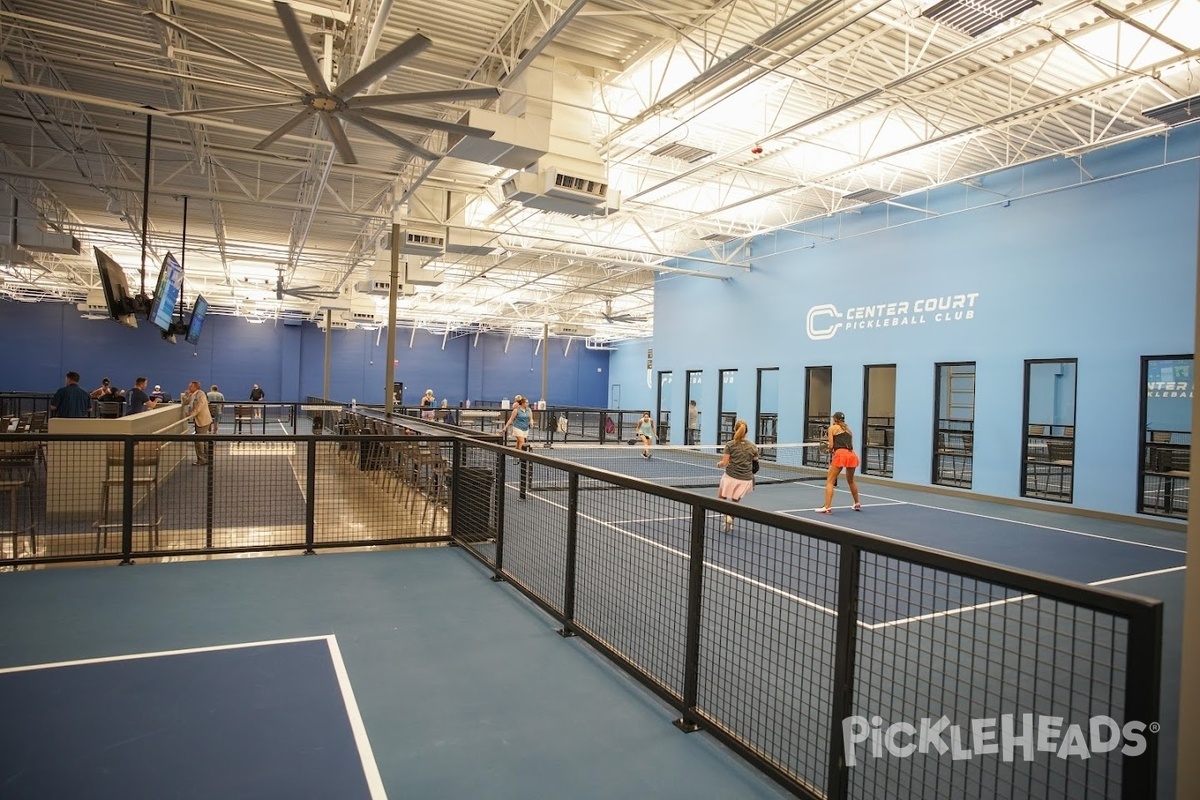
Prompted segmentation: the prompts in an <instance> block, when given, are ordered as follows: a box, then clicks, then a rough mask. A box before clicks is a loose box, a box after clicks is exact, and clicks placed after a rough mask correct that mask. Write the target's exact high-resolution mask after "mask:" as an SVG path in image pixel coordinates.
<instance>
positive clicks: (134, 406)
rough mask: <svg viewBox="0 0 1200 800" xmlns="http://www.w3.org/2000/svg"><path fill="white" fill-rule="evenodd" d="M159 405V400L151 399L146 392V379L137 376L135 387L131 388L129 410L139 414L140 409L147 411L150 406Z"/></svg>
mask: <svg viewBox="0 0 1200 800" xmlns="http://www.w3.org/2000/svg"><path fill="white" fill-rule="evenodd" d="M157 405H158V401H157V400H151V399H150V397H149V396H148V395H147V394H146V379H145V378H137V379H135V380H134V382H133V388H132V389H130V390H129V412H128V413H130V414H137V413H138V412H139V411H145V410H146V409H148V408H154V407H155V406H157Z"/></svg>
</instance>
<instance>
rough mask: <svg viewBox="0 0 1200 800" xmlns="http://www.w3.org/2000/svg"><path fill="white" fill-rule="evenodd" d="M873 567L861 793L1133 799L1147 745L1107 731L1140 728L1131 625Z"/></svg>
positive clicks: (911, 570)
mask: <svg viewBox="0 0 1200 800" xmlns="http://www.w3.org/2000/svg"><path fill="white" fill-rule="evenodd" d="M862 566H863V571H862V579H861V584H860V619H859V622H860V624H859V627H858V630H857V653H856V656H855V676H854V688H853V697H854V703H853V715H852V719H851V721H850V722H848V723H847V725H848V726H849V727H848V731H849V733H850V736H849V741H848V742H847V743H846V745H845V752H846V755H847V758H848V761H849V763H850V769H849V783H850V796H851V797H929V798H935V797H936V798H943V797H944V798H953V797H1055V798H1079V800H1083V798H1120V797H1124V796H1128V795H1126V794H1123V793H1122V770H1123V759H1124V754H1123V752H1122V750H1123V748H1124V747H1125V746H1126V745H1130V744H1136V742H1134V741H1132V740H1129V739H1127V740H1126V741H1122V734H1121V731H1120V730H1112V729H1110V728H1109V727H1107V724H1108V723H1107V720H1114V721H1115V725H1117V726H1123V725H1124V724H1125V723H1126V722H1128V721H1133V720H1131V719H1127V717H1126V711H1127V706H1126V703H1125V686H1126V678H1127V671H1126V670H1127V667H1128V662H1129V659H1130V658H1131V657H1135V656H1134V654H1131V653H1130V652H1129V649H1128V644H1129V642H1128V635H1129V624H1128V620H1125V619H1121V618H1119V617H1117V616H1114V615H1112V614H1108V613H1102V612H1097V611H1093V610H1090V609H1088V608H1083V607H1080V606H1078V605H1075V604H1072V603H1067V602H1062V601H1057V600H1052V599H1049V598H1046V597H1039V596H1036V595H1032V594H1028V593H1021V592H1017V591H1014V590H1012V589H1009V588H1006V587H1004V586H1001V585H998V584H994V583H989V582H987V581H984V580H979V579H977V578H972V577H967V576H965V575H958V574H953V573H950V572H945V571H941V570H935V569H931V568H927V567H922V566H918V565H915V564H912V563H908V562H906V561H903V560H898V559H894V558H885V557H882V556H878V555H872V554H864V556H863V562H862ZM1150 721H1152V720H1145V722H1147V723H1148V722H1150ZM1047 725H1049V727H1048V728H1047V727H1046V726H1047ZM1073 726H1074V727H1073ZM1096 726H1099V728H1097V727H1096ZM1109 745H1112V746H1111V747H1110V746H1109Z"/></svg>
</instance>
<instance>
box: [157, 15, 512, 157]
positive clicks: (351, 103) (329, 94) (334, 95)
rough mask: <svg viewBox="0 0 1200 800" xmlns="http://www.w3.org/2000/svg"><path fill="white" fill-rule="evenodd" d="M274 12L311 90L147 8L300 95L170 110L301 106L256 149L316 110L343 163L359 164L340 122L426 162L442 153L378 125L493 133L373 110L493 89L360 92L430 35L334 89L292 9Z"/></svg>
mask: <svg viewBox="0 0 1200 800" xmlns="http://www.w3.org/2000/svg"><path fill="white" fill-rule="evenodd" d="M275 13H276V15H278V17H279V20H280V22H282V23H283V29H284V31H285V32H286V33H287V37H288V41H289V42H291V45H292V49H293V50H295V52H296V57H297V58H298V59H299V60H300V65H301V66H302V67H303V68H304V73H305V75H307V76H308V80H309V83H310V84H311V86H310V87H309V88H305V87H303V86H301V85H300V84H298V83H296V82H294V81H292V80H290V79H289V78H287V77H285V76H283V75H280V74H279V73H278V72H275V71H274V70H271V69H268V68H267V67H264V66H262V65H261V64H257V63H255V62H254V61H251V60H250V59H248V58H245V57H244V56H241V55H239V54H238V53H236V52H234V51H233V50H230V49H229V48H227V47H225V46H224V45H221V44H219V43H217V42H215V41H213V40H212V39H210V38H208V37H206V36H203V35H201V34H199V33H196V32H194V31H191V30H189V29H188V28H186V27H184V26H183V25H181V24H179V23H178V22H176V21H175V20H174V19H172V18H171V17H167V16H164V15H162V14H159V13H157V12H153V11H148V12H146V16H148V17H149V18H151V19H153V20H154V21H156V22H158V23H159V24H161V25H165V26H166V27H168V28H171V29H173V30H176V31H179V32H180V33H182V34H184V35H185V36H188V37H191V38H193V39H195V40H197V41H200V42H203V43H204V44H206V45H208V46H209V47H211V48H213V49H214V50H216V51H217V52H219V53H222V54H224V55H226V56H229V57H230V58H233V59H236V60H237V61H239V62H240V63H242V64H245V65H246V66H248V67H250V68H252V69H254V70H257V71H258V72H261V73H263V74H265V75H269V76H270V77H272V78H274V79H275V80H278V81H281V82H283V83H284V84H286V85H287V86H288V87H289V88H291V89H293V90H295V91H297V92H299V93H300V96H299V97H298V98H297V99H296V100H289V101H285V102H281V103H253V104H250V105H240V106H225V107H223V108H205V109H194V110H193V109H189V110H186V111H176V112H173V113H172V114H171V116H188V115H194V114H213V113H224V112H239V111H258V110H262V109H265V108H288V107H295V108H299V109H300V110H299V111H297V113H296V114H295V116H293V117H292V118H291V119H289V120H288V121H287V122H285V123H283V124H282V125H280V126H279V127H278V128H276V129H275V130H273V131H271V132H270V133H269V134H267V135H266V136H265V137H263V139H262V140H261V141H259V142H258V143H257V144H255V145H254V149H255V150H262V149H265V148H267V147H269V146H270V145H271V144H272V143H274V142H275V141H277V140H278V139H280V138H281V137H283V136H285V135H286V134H288V133H289V132H291V131H292V130H293V129H294V128H295V127H296V126H297V125H299V124H300V123H302V122H304V121H305V120H306V119H308V118H309V117H311V116H313V115H314V114H316V115H317V116H318V117H319V118H320V119H321V122H322V123H323V124H324V126H325V129H326V130H327V131H329V138H330V139H331V140H332V141H333V145H334V147H335V148H336V149H337V152H338V155H339V156H341V159H342V161H343V162H344V163H346V164H357V163H358V159H357V158H355V155H354V150H353V149H352V148H351V147H350V140H349V139H348V138H347V136H346V131H345V129H344V128H343V127H342V121H343V120H345V121H346V122H349V123H351V124H353V125H356V126H358V127H360V128H362V129H363V130H365V131H368V132H370V133H372V134H374V135H375V136H378V137H379V138H381V139H384V140H385V141H388V142H390V143H392V144H394V145H395V146H396V147H399V148H400V149H402V150H404V151H406V152H409V153H412V154H413V155H416V156H419V157H420V158H424V159H427V160H430V161H432V160H434V159H437V158H440V157H441V156H440V155H439V154H438V153H434V152H433V151H431V150H429V149H427V148H425V147H422V146H421V145H419V144H417V143H416V142H414V141H412V140H411V139H408V138H405V137H404V136H401V135H399V134H397V133H395V132H394V131H391V130H389V129H388V128H385V127H384V126H383V125H381V124H379V123H380V122H391V123H397V124H401V125H412V126H419V127H425V128H431V129H434V130H440V131H446V132H449V133H456V134H459V135H462V136H474V137H478V138H484V139H486V138H490V137H491V136H492V134H493V131H489V130H486V129H483V128H475V127H472V126H469V125H460V124H458V123H454V122H447V121H444V120H440V119H430V118H428V117H418V116H413V115H411V114H402V113H400V112H397V111H388V110H384V109H381V108H377V106H388V105H404V104H412V103H432V102H444V101H457V100H485V99H490V98H494V97H496V96H498V95H499V90H498V89H496V88H494V87H489V88H481V89H447V90H444V91H431V92H406V93H401V94H380V95H366V96H362V97H359V96H358V95H359V94H360V93H361V92H362V91H363V90H365V89H367V88H368V87H370V86H371V85H372V84H374V83H375V82H377V81H379V80H381V79H383V78H385V77H386V76H387V75H388V74H389V73H391V71H392V70H394V69H395V68H396V67H398V66H400V65H401V64H403V63H404V62H405V61H407V60H408V59H410V58H412V57H414V56H416V55H417V54H418V53H420V52H421V51H423V50H425V49H426V48H427V47H429V46H430V45H431V44H432V43H433V42H432V41H431V40H430V39H429V38H428V37H426V36H423V35H421V34H419V33H418V34H416V35H414V36H412V37H410V38H408V39H407V40H405V41H404V42H401V43H400V44H399V45H397V46H396V47H394V48H392V49H391V50H389V51H388V52H386V53H384V54H383V55H382V56H380V57H379V58H377V59H376V60H375V61H372V62H371V63H370V64H368V65H366V66H365V67H363V68H362V69H360V70H359V71H358V72H356V73H354V74H353V75H351V76H349V77H348V78H346V79H345V80H343V81H341V82H339V83H338V84H337V85H336V86H335V87H330V85H329V80H328V79H327V77H326V75H325V74H324V73H323V72H322V71H321V66H320V64H318V63H317V59H316V57H315V56H314V55H313V53H312V51H311V50H310V49H309V47H308V42H307V40H306V39H305V36H304V30H303V29H302V28H301V27H300V21H299V20H298V19H297V18H296V12H295V11H294V10H293V9H292V7H291V6H290V5H288V4H287V3H285V2H280V0H275ZM377 120H378V121H377Z"/></svg>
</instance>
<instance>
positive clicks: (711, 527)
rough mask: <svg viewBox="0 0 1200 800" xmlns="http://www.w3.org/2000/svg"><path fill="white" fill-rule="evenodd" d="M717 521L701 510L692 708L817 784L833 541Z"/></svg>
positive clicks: (822, 761) (829, 671) (833, 618)
mask: <svg viewBox="0 0 1200 800" xmlns="http://www.w3.org/2000/svg"><path fill="white" fill-rule="evenodd" d="M724 528H725V525H724V520H722V519H721V515H717V514H709V519H708V520H707V524H706V538H705V545H706V548H705V569H704V573H703V592H702V596H703V604H702V607H701V615H702V616H701V629H700V653H699V682H698V689H697V709H698V710H699V711H701V712H702V713H703V714H704V715H705V716H706V717H707V718H708V720H709V721H710V722H711V723H712V724H715V725H719V726H720V727H721V728H723V729H724V730H725V731H727V732H728V733H729V734H730V735H732V736H734V737H736V738H737V739H738V740H740V741H741V742H743V743H744V744H745V745H746V746H747V747H749V748H750V749H751V750H753V751H755V752H756V753H758V754H760V755H761V756H762V757H763V758H765V759H768V760H769V761H771V762H772V763H774V764H776V765H777V766H778V767H779V768H780V769H781V770H783V771H784V772H786V773H787V774H789V775H790V776H792V778H793V779H794V780H795V781H797V782H798V783H800V784H802V785H805V786H808V787H814V790H815V791H817V792H818V793H820V792H823V787H824V786H825V782H826V777H827V774H828V768H829V747H830V731H831V723H832V720H831V705H830V696H831V694H832V690H833V682H834V663H835V655H836V648H835V638H836V629H837V621H838V617H837V603H838V565H839V555H840V549H839V548H838V547H837V545H835V544H832V543H830V542H827V541H824V540H821V539H815V538H810V537H806V536H801V535H797V534H795V533H791V532H788V531H784V530H780V529H777V528H773V527H771V526H767V525H762V524H759V523H753V522H749V521H746V520H737V521H736V522H735V524H734V525H733V527H732V529H731V530H729V531H728V532H726V531H725V530H724Z"/></svg>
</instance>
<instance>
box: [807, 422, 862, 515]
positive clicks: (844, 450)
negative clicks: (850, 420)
mask: <svg viewBox="0 0 1200 800" xmlns="http://www.w3.org/2000/svg"><path fill="white" fill-rule="evenodd" d="M828 444H829V452H830V453H832V454H833V457H832V458H831V459H830V460H829V476H828V477H827V478H826V479H825V505H824V506H823V507H822V508H818V509H817V513H819V514H832V513H833V488H834V487H835V486H837V479H838V474H839V473H840V472H841V471H842V470H843V469H845V470H846V483H848V484H850V496H851V497H853V498H854V510H855V511H862V504H861V503H859V502H858V484H857V483H856V482H855V481H854V470H855V469H856V468H857V467H858V455H857V454H856V453H855V452H854V433H853V432H852V431H851V430H850V429H849V428H848V427H846V415H845V414H843V413H842V412H841V411H837V412H834V415H833V423H832V424H831V425H830V426H829V442H828Z"/></svg>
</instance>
